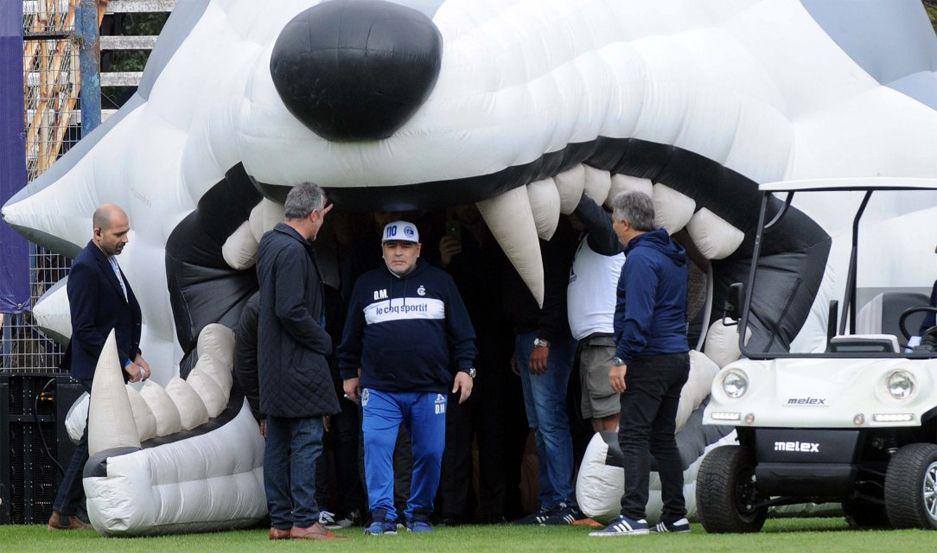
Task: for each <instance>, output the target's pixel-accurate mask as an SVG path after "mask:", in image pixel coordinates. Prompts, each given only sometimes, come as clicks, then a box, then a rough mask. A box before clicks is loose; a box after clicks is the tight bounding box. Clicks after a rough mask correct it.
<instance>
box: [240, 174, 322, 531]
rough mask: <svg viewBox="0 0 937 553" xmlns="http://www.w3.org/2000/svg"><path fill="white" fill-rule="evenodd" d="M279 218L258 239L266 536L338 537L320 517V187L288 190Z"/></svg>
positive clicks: (305, 186)
mask: <svg viewBox="0 0 937 553" xmlns="http://www.w3.org/2000/svg"><path fill="white" fill-rule="evenodd" d="M283 207H284V217H285V219H284V221H283V222H282V223H279V224H277V226H275V227H274V228H273V230H271V231H270V232H268V233H266V234H265V235H264V237H263V238H262V239H261V241H260V248H259V250H258V258H257V279H258V281H259V282H260V309H259V312H258V326H257V328H258V344H257V375H258V378H259V382H260V415H261V416H262V417H264V422H263V427H262V428H263V431H264V433H265V436H266V438H267V441H266V447H265V450H264V488H265V490H266V493H267V507H268V510H269V512H270V524H271V528H270V533H269V537H270V539H291V538H292V539H313V540H334V539H338V538H337V536H335V534H334V533H332V532H329V531H327V530H326V529H325V528H324V527H323V526H322V525H321V524H319V506H318V505H317V504H316V497H315V496H316V480H315V478H316V462H317V461H318V458H319V456H320V455H321V454H322V437H323V433H324V431H325V429H324V425H323V417H325V416H328V415H332V414H334V413H337V412H338V411H339V405H338V398H337V397H336V395H335V387H334V385H333V383H332V375H331V372H330V371H329V365H328V361H326V357H327V356H328V355H329V354H330V353H331V352H332V340H331V338H330V337H329V334H328V333H327V332H326V331H325V328H323V326H324V318H323V302H324V299H323V292H322V273H321V272H320V271H319V266H318V264H317V263H316V256H315V251H314V250H313V248H312V244H311V243H310V242H311V241H313V240H315V239H316V235H317V234H318V233H319V229H320V228H321V227H322V224H323V222H324V221H325V216H326V215H327V214H328V212H329V211H330V210H331V209H332V206H328V207H326V206H325V195H324V194H323V192H322V190H321V189H320V188H319V187H318V186H316V185H314V184H302V185H299V186H296V187H295V188H293V189H292V190H290V192H289V194H287V196H286V202H285V203H284V206H283Z"/></svg>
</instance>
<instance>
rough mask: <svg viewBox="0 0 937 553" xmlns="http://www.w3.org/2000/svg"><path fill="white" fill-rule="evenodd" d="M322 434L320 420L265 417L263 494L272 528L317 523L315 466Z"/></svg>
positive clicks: (320, 452)
mask: <svg viewBox="0 0 937 553" xmlns="http://www.w3.org/2000/svg"><path fill="white" fill-rule="evenodd" d="M323 431H324V429H323V427H322V418H321V417H306V418H285V417H267V442H266V445H265V447H264V491H266V493H267V509H268V510H269V511H270V525H271V526H273V527H274V528H279V529H281V530H288V529H290V528H291V527H293V526H297V527H300V528H306V527H308V526H311V525H312V524H314V523H316V522H318V521H319V506H318V504H316V462H317V461H318V459H319V456H320V455H321V454H322V434H323Z"/></svg>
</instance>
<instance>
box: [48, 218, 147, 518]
mask: <svg viewBox="0 0 937 553" xmlns="http://www.w3.org/2000/svg"><path fill="white" fill-rule="evenodd" d="M92 224H93V227H94V231H93V232H94V234H93V236H92V238H91V241H90V242H88V245H87V246H85V248H84V249H83V250H81V253H79V254H78V257H76V258H75V261H74V262H73V263H72V269H71V272H70V273H69V276H68V284H67V290H68V303H69V310H70V311H71V320H72V339H71V341H70V342H69V344H68V348H67V351H66V354H65V361H64V362H63V368H67V369H69V370H70V371H71V375H72V378H74V379H75V380H77V381H78V382H80V383H81V385H82V387H83V388H84V389H85V391H87V392H88V393H91V382H92V380H93V379H94V369H95V367H96V366H97V363H98V357H100V355H101V350H103V349H104V341H105V340H107V336H108V334H110V332H111V330H115V334H116V338H117V351H118V353H119V354H120V359H121V363H122V364H123V366H124V372H125V373H126V375H125V376H124V378H125V379H126V380H129V381H130V382H138V381H140V380H142V379H144V378H148V377H149V376H150V366H149V364H147V362H146V361H145V360H144V359H143V356H142V355H141V353H140V325H141V319H142V317H141V313H140V304H139V303H137V298H136V297H135V296H134V295H133V290H132V289H131V288H130V283H129V282H128V281H127V278H126V277H125V276H124V274H123V271H121V270H120V266H119V265H118V264H117V256H118V255H120V252H121V251H123V249H124V246H125V245H127V240H128V236H127V234H128V233H129V232H130V223H129V220H128V219H127V214H126V213H124V210H122V209H121V208H120V207H118V206H116V205H113V204H105V205H102V206H101V207H99V208H97V209H96V210H95V212H94V216H93V218H92ZM87 460H88V429H87V425H86V426H85V432H84V434H82V436H81V441H80V442H79V443H78V446H77V447H76V448H75V452H74V454H72V459H71V462H70V463H69V465H68V468H67V469H66V471H65V475H64V476H63V477H62V482H61V484H60V485H59V490H58V493H57V494H56V497H55V501H54V502H53V503H52V516H51V517H50V518H49V529H50V530H71V529H76V528H88V527H89V525H88V524H87V523H85V522H84V521H82V520H81V519H80V518H78V516H77V515H78V511H79V508H80V507H81V503H82V502H83V500H84V488H83V487H82V482H81V479H82V471H83V470H84V466H85V463H86V462H87Z"/></svg>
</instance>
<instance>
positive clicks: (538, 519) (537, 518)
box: [514, 507, 550, 526]
mask: <svg viewBox="0 0 937 553" xmlns="http://www.w3.org/2000/svg"><path fill="white" fill-rule="evenodd" d="M549 517H550V512H549V511H547V510H546V509H544V508H543V507H540V509H538V510H537V511H536V512H533V513H531V514H529V515H527V516H525V517H523V518H519V519H517V520H515V521H514V524H518V525H537V526H542V525H543V523H544V522H545V521H546V520H547V519H548V518H549Z"/></svg>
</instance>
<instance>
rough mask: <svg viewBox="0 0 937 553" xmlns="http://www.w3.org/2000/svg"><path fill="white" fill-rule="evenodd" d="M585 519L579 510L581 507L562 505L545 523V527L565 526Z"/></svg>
mask: <svg viewBox="0 0 937 553" xmlns="http://www.w3.org/2000/svg"><path fill="white" fill-rule="evenodd" d="M581 518H583V515H582V511H580V510H579V507H576V506H575V505H566V504H565V503H560V504H559V505H558V506H557V508H556V509H554V510H553V511H552V512H551V513H550V516H548V517H547V518H546V520H544V521H543V525H544V526H563V525H569V524H572V523H574V522H576V521H577V520H579V519H581Z"/></svg>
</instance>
